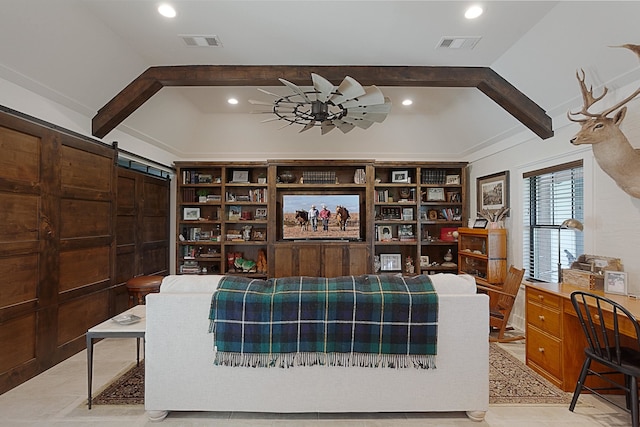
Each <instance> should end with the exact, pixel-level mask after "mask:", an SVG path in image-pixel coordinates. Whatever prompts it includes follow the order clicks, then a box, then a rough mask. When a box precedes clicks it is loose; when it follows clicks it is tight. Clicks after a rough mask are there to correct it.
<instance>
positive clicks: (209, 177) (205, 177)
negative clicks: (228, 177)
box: [198, 174, 213, 184]
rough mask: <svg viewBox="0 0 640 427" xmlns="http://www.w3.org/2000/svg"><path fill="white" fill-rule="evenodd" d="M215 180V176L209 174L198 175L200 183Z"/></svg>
mask: <svg viewBox="0 0 640 427" xmlns="http://www.w3.org/2000/svg"><path fill="white" fill-rule="evenodd" d="M212 182H213V176H212V175H208V174H206V175H205V174H200V175H198V184H211V183H212Z"/></svg>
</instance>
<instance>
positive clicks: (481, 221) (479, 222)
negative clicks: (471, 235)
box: [473, 218, 489, 228]
mask: <svg viewBox="0 0 640 427" xmlns="http://www.w3.org/2000/svg"><path fill="white" fill-rule="evenodd" d="M488 223H489V220H487V219H485V218H477V219H476V222H474V223H473V228H487V224H488Z"/></svg>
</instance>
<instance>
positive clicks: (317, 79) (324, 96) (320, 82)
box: [311, 73, 335, 102]
mask: <svg viewBox="0 0 640 427" xmlns="http://www.w3.org/2000/svg"><path fill="white" fill-rule="evenodd" d="M311 80H313V87H314V88H315V90H316V91H318V94H317V95H316V99H317V100H318V101H320V102H327V101H328V100H329V97H330V96H331V95H332V94H333V90H334V89H335V86H334V85H333V83H331V82H330V81H329V80H327V79H325V78H324V77H322V76H321V75H318V74H315V73H311Z"/></svg>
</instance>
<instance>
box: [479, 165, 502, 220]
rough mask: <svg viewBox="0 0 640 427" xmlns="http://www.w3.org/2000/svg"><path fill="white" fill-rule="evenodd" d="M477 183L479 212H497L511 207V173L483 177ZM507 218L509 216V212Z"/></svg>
mask: <svg viewBox="0 0 640 427" xmlns="http://www.w3.org/2000/svg"><path fill="white" fill-rule="evenodd" d="M476 181H477V182H476V186H477V188H476V192H477V194H478V211H480V212H482V211H484V210H487V211H489V212H495V211H498V210H500V209H502V208H508V207H509V171H503V172H498V173H494V174H493V175H487V176H483V177H481V178H478V179H477V180H476ZM506 216H509V213H508V212H507V214H506Z"/></svg>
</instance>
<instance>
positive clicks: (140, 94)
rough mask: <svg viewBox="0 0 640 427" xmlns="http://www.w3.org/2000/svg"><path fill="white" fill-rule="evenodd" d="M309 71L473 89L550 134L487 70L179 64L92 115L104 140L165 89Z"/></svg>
mask: <svg viewBox="0 0 640 427" xmlns="http://www.w3.org/2000/svg"><path fill="white" fill-rule="evenodd" d="M311 73H316V74H320V75H321V76H322V77H324V78H326V79H327V80H329V81H332V82H335V81H342V79H344V77H345V76H351V77H353V78H354V79H356V80H357V81H358V82H359V83H360V84H362V85H364V86H369V85H374V84H375V85H376V86H380V87H383V86H402V87H475V88H477V89H479V90H480V91H482V92H483V93H484V94H485V95H487V96H488V97H489V98H491V99H492V100H493V101H494V102H496V103H497V104H498V105H500V106H501V107H502V108H503V109H505V110H506V111H507V112H508V113H509V114H511V115H512V116H513V117H515V118H516V119H518V120H519V121H520V122H521V123H522V124H524V125H525V126H526V127H528V128H529V129H531V130H532V131H533V132H534V133H535V134H536V135H538V136H539V137H540V138H542V139H546V138H549V137H551V136H553V128H552V124H551V118H550V117H549V116H547V115H546V113H545V111H544V110H543V109H542V108H540V106H538V105H537V104H536V103H535V102H533V101H532V100H531V99H529V98H528V97H527V96H525V95H524V94H523V93H522V92H520V91H519V90H518V89H516V88H515V87H514V86H513V85H511V84H510V83H509V82H508V81H506V80H505V79H503V78H502V77H500V75H498V74H497V73H496V72H494V71H493V70H492V69H491V68H487V67H412V66H380V67H377V66H297V65H178V66H166V67H151V68H149V69H147V70H146V71H145V72H144V73H142V74H141V75H140V76H138V77H137V78H136V79H135V80H134V81H133V82H131V83H130V84H129V85H127V87H125V88H124V89H123V90H122V91H120V93H118V94H117V95H116V96H115V97H114V98H113V99H111V101H109V102H108V103H107V104H106V105H105V106H104V107H102V108H101V109H100V110H99V111H98V113H97V114H96V115H95V116H94V118H93V120H92V122H91V126H92V133H93V135H94V136H95V137H98V138H103V137H105V136H106V135H107V134H108V133H109V132H111V131H112V130H113V129H114V128H115V127H116V126H118V125H119V124H120V123H122V122H123V121H124V120H125V119H126V118H127V117H129V115H131V114H132V113H133V112H134V111H135V110H137V109H138V108H139V107H140V106H142V105H143V104H144V103H145V102H146V101H147V100H149V99H150V98H151V97H152V96H153V95H155V94H156V93H157V92H158V91H159V90H160V89H162V88H163V87H165V86H280V85H281V83H280V82H279V81H278V79H279V78H283V79H285V80H288V81H290V82H291V83H294V84H296V85H301V86H310V85H311Z"/></svg>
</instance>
